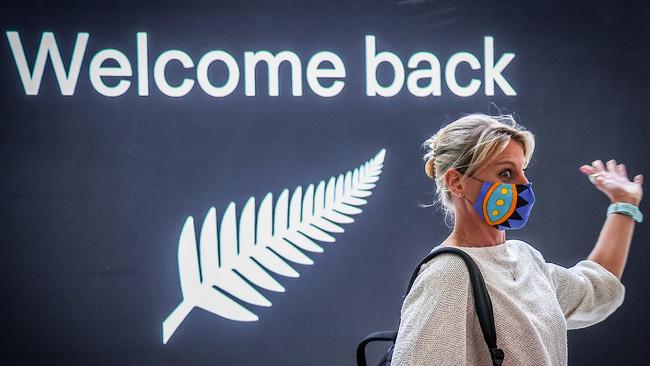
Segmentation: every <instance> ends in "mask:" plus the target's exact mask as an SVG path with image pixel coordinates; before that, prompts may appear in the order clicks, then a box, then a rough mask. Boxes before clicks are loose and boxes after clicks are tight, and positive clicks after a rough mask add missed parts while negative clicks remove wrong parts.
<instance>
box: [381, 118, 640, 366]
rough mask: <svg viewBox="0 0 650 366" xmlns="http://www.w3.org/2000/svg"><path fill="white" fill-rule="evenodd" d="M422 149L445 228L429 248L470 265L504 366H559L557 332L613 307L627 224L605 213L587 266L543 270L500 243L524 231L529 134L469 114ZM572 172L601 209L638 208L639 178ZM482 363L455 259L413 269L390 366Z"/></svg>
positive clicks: (526, 254) (619, 297)
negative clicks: (448, 228) (481, 282)
mask: <svg viewBox="0 0 650 366" xmlns="http://www.w3.org/2000/svg"><path fill="white" fill-rule="evenodd" d="M424 145H425V146H427V147H428V149H429V151H428V152H427V153H426V154H425V156H424V158H425V160H426V164H425V171H426V174H427V175H428V176H429V177H430V178H431V179H433V180H434V181H435V183H436V193H437V195H438V196H437V200H436V201H435V202H434V203H436V202H442V208H443V211H444V213H445V221H447V220H446V219H447V218H448V217H451V218H452V219H453V222H454V227H453V231H452V232H451V234H450V235H449V236H448V237H447V238H446V239H445V240H444V241H443V242H442V243H441V244H440V245H439V246H437V247H434V248H433V250H435V249H436V248H438V247H440V246H454V247H458V248H460V249H461V250H463V251H465V252H467V253H468V254H469V255H470V256H471V257H472V258H473V259H474V261H475V262H476V263H477V265H478V267H479V269H480V270H481V272H482V274H483V277H484V279H485V283H486V286H487V289H488V292H489V294H490V297H491V299H492V305H493V311H494V320H495V327H496V332H497V339H498V346H499V347H500V348H501V349H503V351H504V352H505V360H504V362H503V365H526V366H531V365H553V366H557V365H567V364H568V358H567V330H568V329H578V328H584V327H587V326H590V325H593V324H596V323H598V322H600V321H602V320H604V319H605V318H607V317H608V316H609V315H610V314H611V313H613V312H614V311H615V310H616V309H617V308H618V307H619V306H620V305H621V304H622V303H623V299H624V297H625V286H623V284H622V283H621V282H620V278H621V275H622V273H623V268H624V267H625V262H626V260H627V254H628V250H629V247H630V241H631V239H632V232H633V230H634V224H635V219H634V218H633V217H631V216H628V215H627V214H625V213H624V212H621V211H618V212H612V213H611V214H608V215H607V218H606V220H605V224H604V226H603V228H602V230H601V232H600V236H599V238H598V242H597V243H596V246H595V248H594V249H593V251H592V252H591V254H590V255H589V257H588V259H586V260H582V261H580V262H578V263H577V264H576V265H575V266H573V267H571V268H564V267H561V266H558V265H556V264H553V263H547V262H546V261H545V260H544V257H543V256H542V254H541V253H540V252H539V251H537V250H536V249H534V248H533V247H532V246H530V245H529V244H528V243H526V242H524V241H522V240H514V239H510V240H506V233H505V230H509V229H518V228H521V227H523V226H524V225H525V223H526V221H527V219H528V216H529V214H530V212H531V209H532V207H533V204H534V201H535V196H534V194H533V191H532V183H531V182H529V181H528V179H527V178H526V175H525V170H526V168H527V166H528V163H529V162H530V159H531V157H532V155H533V151H534V148H535V140H534V136H533V134H532V133H531V132H530V131H527V130H526V129H525V128H523V127H522V126H520V125H518V124H517V122H515V120H514V119H513V118H512V117H511V116H510V115H505V116H493V117H492V116H486V115H482V114H474V115H468V116H465V117H462V118H460V119H458V120H456V121H454V122H452V123H450V124H449V125H447V126H445V127H443V128H442V129H440V131H438V132H437V133H436V134H434V135H433V136H432V137H431V138H429V139H428V140H426V141H425V143H424ZM579 169H580V171H581V172H583V173H584V174H585V175H587V176H588V177H589V179H590V181H592V183H593V184H594V185H595V187H596V188H597V189H598V190H600V191H601V192H603V193H605V194H606V195H607V197H608V198H609V199H610V200H611V202H612V203H616V202H625V203H628V204H629V205H627V207H628V208H631V209H633V210H634V209H638V205H639V203H640V201H641V197H642V188H641V185H642V183H643V176H642V175H637V176H635V177H634V180H633V181H630V180H629V178H628V176H627V172H626V170H625V165H623V164H617V163H616V161H615V160H610V161H608V162H607V166H606V167H605V166H604V165H603V163H602V162H601V161H600V160H596V161H594V162H593V163H592V164H591V165H583V166H581V167H580V168H579ZM632 205H633V206H632ZM618 206H625V205H618ZM618 206H613V208H612V211H617V209H618V208H617V207H618ZM635 217H636V218H637V219H639V217H638V216H635ZM491 364H492V362H491V359H490V354H489V351H488V348H487V346H486V344H485V341H484V338H483V334H482V332H481V327H480V325H479V322H478V318H477V316H476V311H475V308H474V298H473V293H472V290H471V284H470V280H469V276H468V271H467V267H466V266H465V264H464V262H463V261H462V259H461V258H460V257H458V256H456V255H453V254H447V253H445V254H441V255H438V256H437V257H435V258H434V259H432V260H431V261H430V262H428V263H427V264H425V265H424V266H422V268H421V270H420V273H419V275H418V277H417V279H416V280H415V282H414V284H413V287H412V288H411V291H410V292H409V294H408V295H407V296H406V298H405V299H404V304H403V306H402V311H401V323H400V326H399V331H398V336H397V340H396V343H395V348H394V350H393V358H392V365H393V366H406V365H408V366H417V365H454V366H458V365H491Z"/></svg>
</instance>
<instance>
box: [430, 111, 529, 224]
mask: <svg viewBox="0 0 650 366" xmlns="http://www.w3.org/2000/svg"><path fill="white" fill-rule="evenodd" d="M511 138H512V139H514V140H515V141H519V142H521V144H522V145H523V150H524V160H525V166H524V167H527V166H528V163H529V162H530V160H531V159H532V156H533V151H534V150H535V136H534V135H533V134H532V133H531V132H530V131H527V130H526V129H525V128H524V127H523V126H521V125H519V124H518V123H517V122H516V121H515V119H514V117H513V116H512V114H504V115H496V116H488V115H485V114H480V113H475V114H470V115H466V116H464V117H461V118H459V119H457V120H455V121H453V122H451V123H449V124H448V125H446V126H444V127H442V128H441V129H440V130H438V132H436V133H435V134H434V135H433V136H431V137H429V138H428V139H427V140H426V141H424V143H423V144H422V147H426V148H427V149H428V151H427V152H426V154H424V160H425V161H426V162H425V164H424V171H425V172H426V174H427V175H428V176H429V178H431V179H433V180H434V181H435V184H436V196H437V197H436V199H435V200H434V201H433V202H432V203H431V204H430V205H425V206H423V207H429V206H433V205H435V204H436V203H442V210H443V212H444V215H445V216H444V218H445V223H447V219H448V218H451V219H452V222H453V221H454V220H455V217H454V214H455V213H454V210H453V207H454V204H453V201H452V199H451V191H450V190H449V188H448V187H447V186H446V183H445V181H444V175H445V173H446V172H447V170H449V169H456V170H458V171H459V172H460V173H461V174H464V175H467V176H472V175H473V173H474V171H475V170H476V169H477V168H478V167H480V166H481V164H482V163H483V162H485V161H486V160H489V159H491V157H492V156H493V155H498V154H500V153H501V152H502V151H503V150H505V149H506V147H507V146H508V143H509V142H510V139H511ZM448 226H449V225H448ZM449 227H451V226H449Z"/></svg>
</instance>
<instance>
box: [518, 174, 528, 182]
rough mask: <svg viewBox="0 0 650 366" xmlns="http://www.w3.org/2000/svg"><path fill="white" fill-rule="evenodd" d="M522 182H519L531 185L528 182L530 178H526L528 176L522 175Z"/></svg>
mask: <svg viewBox="0 0 650 366" xmlns="http://www.w3.org/2000/svg"><path fill="white" fill-rule="evenodd" d="M520 180H521V181H520V182H519V184H528V183H530V182H529V181H528V178H526V175H525V174H524V173H521V179H520Z"/></svg>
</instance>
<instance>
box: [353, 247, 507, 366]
mask: <svg viewBox="0 0 650 366" xmlns="http://www.w3.org/2000/svg"><path fill="white" fill-rule="evenodd" d="M442 253H452V254H456V255H459V256H460V257H461V258H462V259H463V261H464V262H465V265H466V266H467V269H468V271H469V279H470V281H471V283H472V291H473V293H474V306H475V307H476V314H477V316H478V320H479V324H480V325H481V330H482V332H483V338H485V343H486V344H487V346H488V350H489V351H490V357H491V358H492V364H493V366H501V364H502V363H503V359H504V357H505V355H504V353H503V350H501V349H500V348H499V347H497V333H496V330H495V328H494V314H493V311H492V301H491V300H490V295H489V293H488V291H487V288H486V287H485V282H484V281H483V275H481V270H480V269H479V268H478V266H477V265H476V263H475V262H474V260H473V259H472V257H471V256H470V255H469V254H467V253H465V252H464V251H463V250H461V249H458V248H455V247H448V246H447V247H441V248H438V249H436V250H434V251H432V252H431V253H429V254H428V255H427V256H426V257H425V258H424V259H423V260H422V261H421V262H420V264H418V266H417V268H416V269H415V271H414V272H413V275H412V276H411V280H410V281H409V285H408V288H407V290H406V294H405V295H404V297H406V296H407V295H408V294H409V292H410V291H411V287H412V286H413V283H414V282H415V279H416V278H417V276H418V274H419V273H420V268H422V266H423V265H424V264H425V263H427V262H429V261H430V260H432V259H433V258H434V257H436V256H438V255H440V254H442ZM396 340H397V332H396V331H382V332H374V333H371V334H370V335H368V336H367V337H366V338H364V339H363V340H362V341H361V343H359V345H358V346H357V355H356V356H357V365H358V366H367V363H366V355H365V347H366V345H367V344H368V343H369V342H372V341H392V342H393V343H395V341H396ZM391 348H392V347H391ZM391 351H392V349H391ZM391 353H392V352H391Z"/></svg>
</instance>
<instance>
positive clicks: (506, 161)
mask: <svg viewBox="0 0 650 366" xmlns="http://www.w3.org/2000/svg"><path fill="white" fill-rule="evenodd" d="M503 164H510V165H512V166H514V167H517V164H515V163H514V162H512V161H510V160H504V161H500V162H498V163H497V165H503Z"/></svg>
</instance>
